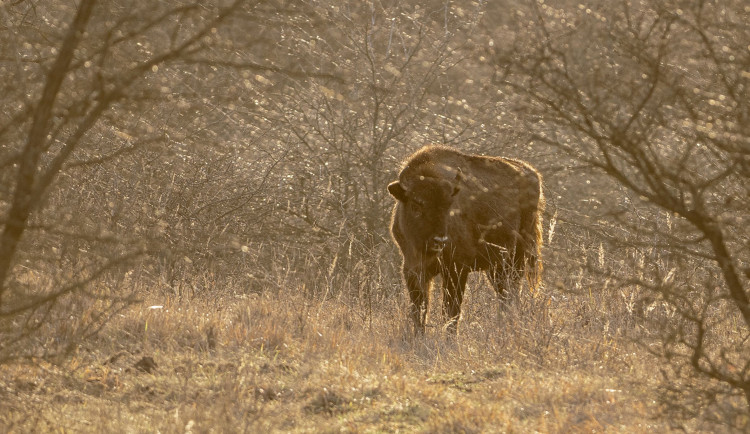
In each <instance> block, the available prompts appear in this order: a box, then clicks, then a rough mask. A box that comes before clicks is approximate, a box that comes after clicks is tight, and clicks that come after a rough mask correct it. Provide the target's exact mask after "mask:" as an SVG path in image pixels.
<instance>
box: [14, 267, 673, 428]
mask: <svg viewBox="0 0 750 434" xmlns="http://www.w3.org/2000/svg"><path fill="white" fill-rule="evenodd" d="M280 289H281V290H274V291H267V292H264V293H263V294H252V293H251V294H247V293H243V292H242V291H239V292H235V291H232V290H231V289H230V288H227V289H225V290H223V291H220V292H219V293H218V294H212V295H211V297H210V298H206V297H196V298H193V299H191V300H182V301H179V300H176V299H175V298H173V297H168V296H164V297H155V296H154V295H153V294H152V295H146V299H145V300H143V301H142V302H139V303H138V304H135V305H133V306H131V307H129V308H128V309H126V310H124V311H123V312H122V313H121V314H120V315H118V316H117V317H116V318H114V319H112V320H111V321H109V322H108V323H107V325H106V326H105V327H104V329H103V330H102V331H101V332H100V333H99V334H98V335H97V337H96V338H95V339H93V340H90V341H88V342H86V343H84V344H81V345H80V346H79V347H77V348H76V349H75V350H74V351H73V352H72V353H71V354H70V355H69V356H68V357H65V358H63V359H55V360H50V361H45V360H43V359H41V358H38V359H37V358H35V359H32V360H30V361H25V362H23V363H7V364H5V365H4V366H3V367H2V371H1V372H2V376H1V377H0V378H1V380H0V381H1V382H0V386H1V387H2V388H1V389H0V393H1V394H2V398H3V399H2V402H3V404H2V407H3V411H2V412H0V413H1V414H2V416H1V418H0V423H1V424H2V427H3V431H12V432H25V431H56V430H60V429H63V430H65V431H90V432H103V431H156V430H158V431H160V432H183V431H193V432H205V431H218V432H268V431H292V432H295V431H303V432H305V431H306V432H321V431H322V432H338V431H341V430H343V431H347V432H382V431H390V432H396V431H400V432H514V431H515V432H519V431H520V432H528V431H535V430H536V431H554V432H570V431H610V432H611V431H615V432H653V431H655V430H657V431H664V430H665V429H666V428H668V427H669V424H668V422H667V421H665V420H663V419H662V418H661V417H660V409H661V406H660V405H659V404H658V403H657V396H656V394H655V392H654V384H655V383H656V382H658V380H659V378H658V371H657V370H655V369H653V368H654V363H655V361H654V359H653V358H652V357H649V356H644V355H643V354H642V353H641V352H640V351H639V350H638V349H637V348H636V346H635V345H634V344H633V343H632V342H631V341H630V340H629V339H627V337H626V335H627V334H628V332H632V331H633V328H634V327H635V326H634V323H635V321H634V320H633V317H632V316H631V314H629V313H628V312H627V311H626V306H625V303H624V302H622V301H619V302H616V303H610V302H606V297H604V296H602V295H599V296H595V297H593V298H588V297H573V296H561V295H558V296H555V297H554V298H552V299H551V298H550V297H549V294H547V293H540V294H538V296H537V297H536V298H531V297H528V296H523V297H522V298H521V299H520V300H519V303H518V304H517V305H515V306H514V307H512V308H509V309H508V310H507V311H505V312H503V313H502V314H499V312H498V310H497V300H496V299H495V296H494V291H491V290H490V288H489V287H486V286H485V282H483V281H482V280H481V279H476V280H472V282H470V289H469V297H468V300H467V301H466V302H467V305H466V306H467V309H466V312H465V315H464V321H465V322H464V324H463V325H464V327H463V329H462V333H461V336H460V338H459V339H457V340H454V339H452V338H451V337H450V336H448V335H446V334H445V333H443V332H441V331H440V330H439V325H440V321H439V320H438V319H435V318H439V317H435V316H434V315H435V314H436V313H433V320H431V321H430V323H431V325H432V326H433V327H431V328H429V331H428V333H427V336H425V337H424V338H414V337H413V336H411V335H410V332H409V331H408V328H407V327H406V326H407V325H408V324H407V323H406V321H405V315H404V313H405V312H404V311H403V307H404V301H403V300H389V301H388V302H386V303H383V304H379V305H378V306H377V307H376V308H374V310H373V311H372V312H368V311H367V310H366V309H364V308H363V307H362V306H359V307H357V306H355V307H353V306H352V305H351V304H349V303H350V302H353V301H352V300H349V299H348V298H347V297H345V296H338V297H329V298H327V299H323V298H322V297H305V296H304V294H302V293H301V291H300V290H299V288H294V287H291V288H280ZM611 295H614V294H611ZM156 305H159V306H163V307H160V308H152V307H151V306H156ZM89 308H92V309H93V308H95V307H94V306H90V307H89ZM144 357H151V358H152V359H153V361H154V363H155V365H156V366H155V367H154V368H153V370H151V371H150V372H145V371H143V370H141V369H145V368H141V369H139V365H138V362H140V361H141V360H142V359H143V358H144ZM142 364H143V363H141V365H142Z"/></svg>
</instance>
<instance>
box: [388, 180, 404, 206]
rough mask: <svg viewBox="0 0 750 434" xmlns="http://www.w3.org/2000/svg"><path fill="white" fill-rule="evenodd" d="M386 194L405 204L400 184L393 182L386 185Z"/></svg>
mask: <svg viewBox="0 0 750 434" xmlns="http://www.w3.org/2000/svg"><path fill="white" fill-rule="evenodd" d="M388 192H389V193H391V196H393V197H395V198H396V199H398V200H400V201H401V202H406V190H404V187H402V186H401V183H400V182H398V181H393V182H391V183H390V184H388Z"/></svg>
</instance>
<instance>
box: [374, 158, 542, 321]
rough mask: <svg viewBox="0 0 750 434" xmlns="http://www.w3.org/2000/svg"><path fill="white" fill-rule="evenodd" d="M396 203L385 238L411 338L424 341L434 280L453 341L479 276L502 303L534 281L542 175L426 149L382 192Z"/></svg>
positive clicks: (509, 163) (514, 164) (508, 163)
mask: <svg viewBox="0 0 750 434" xmlns="http://www.w3.org/2000/svg"><path fill="white" fill-rule="evenodd" d="M388 191H389V192H390V194H391V195H392V196H393V197H394V198H396V199H397V202H396V205H395V207H394V209H393V220H392V223H391V233H392V234H393V239H394V240H395V241H396V244H397V245H398V247H399V249H400V250H401V255H402V256H403V269H402V270H403V277H404V281H405V283H406V287H407V290H408V293H409V298H410V299H411V303H412V306H411V312H410V317H411V318H412V320H413V322H414V326H415V330H416V332H418V333H424V330H425V323H426V320H427V311H428V310H429V302H430V292H431V287H432V279H433V278H434V277H435V276H437V275H438V274H439V275H441V278H442V284H443V315H444V316H445V317H446V318H447V320H448V324H447V329H448V330H449V331H450V332H452V333H456V331H457V327H458V320H459V317H460V315H461V302H462V300H463V295H464V290H465V288H466V280H467V278H468V275H469V273H470V272H472V271H478V270H481V271H485V272H486V275H487V277H488V279H489V281H490V282H491V283H492V285H493V286H494V287H495V290H496V291H497V292H498V294H499V295H500V297H501V299H505V298H507V297H508V295H509V293H510V291H514V290H516V289H517V287H518V285H519V283H520V280H521V277H522V276H526V279H527V280H528V283H529V287H530V288H531V289H532V290H533V289H535V288H536V287H537V286H538V285H539V283H540V281H541V271H542V261H541V248H542V212H543V210H544V196H543V193H542V178H541V175H540V174H539V173H538V172H537V171H536V170H535V169H534V168H533V167H532V166H531V165H529V164H528V163H526V162H523V161H520V160H514V159H510V158H501V157H486V156H480V155H471V154H466V153H463V152H460V151H457V150H455V149H452V148H448V147H443V146H425V147H424V148H422V149H420V150H419V151H417V152H416V153H414V154H413V155H412V156H411V157H409V158H408V159H407V160H406V162H405V163H404V166H403V169H402V170H401V173H400V174H399V179H398V181H394V182H392V183H391V184H390V185H388Z"/></svg>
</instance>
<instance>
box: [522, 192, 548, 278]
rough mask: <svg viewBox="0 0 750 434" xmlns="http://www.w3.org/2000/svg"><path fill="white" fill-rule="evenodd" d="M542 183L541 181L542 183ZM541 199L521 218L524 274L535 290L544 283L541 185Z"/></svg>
mask: <svg viewBox="0 0 750 434" xmlns="http://www.w3.org/2000/svg"><path fill="white" fill-rule="evenodd" d="M540 184H541V183H540ZM539 187H540V188H539V190H538V194H539V196H538V197H539V200H538V201H537V203H535V204H534V205H533V206H532V207H530V209H528V210H527V212H525V213H523V215H522V220H521V226H522V227H521V233H522V234H523V235H524V238H525V240H524V244H525V245H526V248H525V249H524V251H523V255H524V257H523V261H524V274H525V275H526V280H527V281H528V282H529V290H530V291H531V292H532V293H533V292H535V291H536V290H537V289H538V288H539V287H540V285H541V283H542V269H543V264H542V244H543V243H544V239H543V238H542V231H543V226H542V214H543V213H544V205H545V201H544V195H543V193H542V189H541V185H540V186H539Z"/></svg>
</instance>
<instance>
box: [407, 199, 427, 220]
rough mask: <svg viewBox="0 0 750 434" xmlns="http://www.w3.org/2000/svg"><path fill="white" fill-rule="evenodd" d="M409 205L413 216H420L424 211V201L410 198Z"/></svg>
mask: <svg viewBox="0 0 750 434" xmlns="http://www.w3.org/2000/svg"><path fill="white" fill-rule="evenodd" d="M409 207H410V208H411V212H412V214H413V215H414V217H417V218H419V217H422V213H423V212H424V203H422V202H420V201H418V200H412V201H411V202H409Z"/></svg>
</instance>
